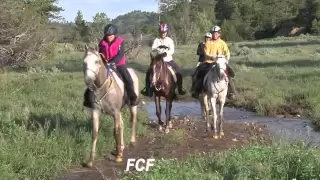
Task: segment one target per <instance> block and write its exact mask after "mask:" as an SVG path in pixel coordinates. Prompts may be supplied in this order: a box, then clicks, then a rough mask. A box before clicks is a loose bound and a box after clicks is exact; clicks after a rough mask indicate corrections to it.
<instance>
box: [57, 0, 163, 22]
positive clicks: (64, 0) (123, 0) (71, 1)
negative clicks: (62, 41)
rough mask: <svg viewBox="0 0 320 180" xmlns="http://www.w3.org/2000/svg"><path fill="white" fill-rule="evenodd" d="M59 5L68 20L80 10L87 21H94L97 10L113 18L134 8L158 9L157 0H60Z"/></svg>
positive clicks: (144, 9) (71, 19)
mask: <svg viewBox="0 0 320 180" xmlns="http://www.w3.org/2000/svg"><path fill="white" fill-rule="evenodd" d="M58 5H59V6H60V7H62V8H63V9H64V11H63V12H61V13H60V15H61V16H63V17H64V18H65V19H66V20H67V21H74V18H75V17H76V14H77V11H78V10H80V11H82V13H83V17H84V19H85V20H86V21H92V17H93V16H94V15H95V14H96V13H97V12H104V13H106V14H107V16H108V17H109V18H111V19H113V18H115V17H117V16H118V15H123V14H126V13H128V12H130V11H133V10H141V11H157V1H156V0H59V3H58Z"/></svg>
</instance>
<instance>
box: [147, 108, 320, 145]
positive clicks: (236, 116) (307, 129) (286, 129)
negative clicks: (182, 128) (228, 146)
mask: <svg viewBox="0 0 320 180" xmlns="http://www.w3.org/2000/svg"><path fill="white" fill-rule="evenodd" d="M161 106H162V107H163V110H162V111H163V112H164V109H165V102H161ZM145 109H146V110H147V111H148V114H149V117H150V119H152V120H155V119H157V117H156V112H155V105H154V103H148V104H146V105H145ZM224 110H225V112H224V118H225V122H227V123H245V122H253V123H259V124H263V125H266V126H267V130H268V131H269V132H270V133H272V134H273V135H276V136H280V137H282V138H285V139H288V140H290V141H292V140H302V141H304V142H306V143H311V144H315V145H320V132H316V131H314V130H313V128H312V125H311V122H310V121H309V120H306V119H299V118H278V117H270V116H259V115H257V114H256V113H254V112H250V111H245V110H240V109H236V108H230V107H225V108H224ZM171 112H172V116H185V115H188V116H190V117H197V118H196V119H199V120H202V121H203V118H202V115H201V109H200V104H199V102H174V103H173V105H172V111H171ZM162 117H163V118H165V116H164V113H162Z"/></svg>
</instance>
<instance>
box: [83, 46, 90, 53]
mask: <svg viewBox="0 0 320 180" xmlns="http://www.w3.org/2000/svg"><path fill="white" fill-rule="evenodd" d="M88 49H89V48H88V45H86V44H85V45H84V52H85V54H87V53H88Z"/></svg>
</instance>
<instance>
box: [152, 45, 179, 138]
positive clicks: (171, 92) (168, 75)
mask: <svg viewBox="0 0 320 180" xmlns="http://www.w3.org/2000/svg"><path fill="white" fill-rule="evenodd" d="M150 57H151V64H150V66H151V69H152V85H153V87H154V88H153V91H154V92H153V93H154V97H155V104H156V114H157V117H158V124H159V127H158V129H159V131H162V129H163V125H164V123H163V121H162V120H161V104H160V102H161V97H164V98H165V99H166V109H165V113H166V125H165V133H169V131H170V130H169V129H170V128H172V122H171V109H172V102H173V99H174V97H175V88H176V87H177V83H176V82H177V77H176V75H175V71H174V70H173V68H172V67H171V66H170V65H168V64H167V63H166V62H165V61H164V60H163V56H162V55H161V53H159V52H158V50H154V51H152V52H151V53H150Z"/></svg>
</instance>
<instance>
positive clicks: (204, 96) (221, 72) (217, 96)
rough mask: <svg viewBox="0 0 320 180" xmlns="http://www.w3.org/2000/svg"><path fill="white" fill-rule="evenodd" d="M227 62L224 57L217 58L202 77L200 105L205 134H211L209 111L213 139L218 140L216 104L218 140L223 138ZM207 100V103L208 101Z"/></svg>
mask: <svg viewBox="0 0 320 180" xmlns="http://www.w3.org/2000/svg"><path fill="white" fill-rule="evenodd" d="M226 69H227V60H226V58H225V57H218V58H217V61H216V62H214V64H213V65H212V68H211V69H210V70H209V72H208V73H207V74H206V76H205V77H204V81H203V85H204V90H205V91H204V92H203V93H201V96H200V104H201V109H202V114H203V117H204V119H205V121H206V122H207V128H206V130H207V132H211V128H212V125H211V124H210V114H209V110H210V109H211V111H212V116H213V129H214V135H213V139H218V135H217V134H218V131H217V109H216V103H217V100H219V104H220V128H219V131H220V138H221V137H223V136H224V132H223V127H222V123H223V108H224V104H225V101H226V96H227V92H228V76H227V72H226ZM208 100H209V101H208Z"/></svg>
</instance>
